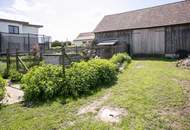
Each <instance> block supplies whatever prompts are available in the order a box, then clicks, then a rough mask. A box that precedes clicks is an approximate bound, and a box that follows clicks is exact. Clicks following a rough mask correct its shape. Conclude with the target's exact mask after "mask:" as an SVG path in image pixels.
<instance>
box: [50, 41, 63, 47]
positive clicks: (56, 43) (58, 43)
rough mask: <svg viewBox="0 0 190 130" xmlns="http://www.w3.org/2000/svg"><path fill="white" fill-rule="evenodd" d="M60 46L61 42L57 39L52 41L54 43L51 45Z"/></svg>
mask: <svg viewBox="0 0 190 130" xmlns="http://www.w3.org/2000/svg"><path fill="white" fill-rule="evenodd" d="M58 46H61V42H60V41H57V40H56V41H54V42H52V44H51V47H58Z"/></svg>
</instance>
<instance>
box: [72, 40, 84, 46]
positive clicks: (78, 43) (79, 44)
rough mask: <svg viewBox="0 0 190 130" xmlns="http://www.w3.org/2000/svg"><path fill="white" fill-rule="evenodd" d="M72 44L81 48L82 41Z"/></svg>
mask: <svg viewBox="0 0 190 130" xmlns="http://www.w3.org/2000/svg"><path fill="white" fill-rule="evenodd" d="M73 43H74V45H75V46H82V45H83V43H82V41H73Z"/></svg>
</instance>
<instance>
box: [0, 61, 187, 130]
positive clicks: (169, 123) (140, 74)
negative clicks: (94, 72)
mask: <svg viewBox="0 0 190 130" xmlns="http://www.w3.org/2000/svg"><path fill="white" fill-rule="evenodd" d="M188 90H190V71H189V70H185V69H180V68H176V67H175V62H173V61H167V60H158V59H157V60H153V59H152V60H133V62H132V64H130V65H129V67H128V69H126V70H125V71H124V72H123V73H122V74H120V75H119V79H118V83H117V84H115V85H114V86H112V87H110V88H107V89H102V90H101V91H99V92H97V93H96V94H94V95H92V96H89V97H86V98H81V99H78V100H77V101H72V100H71V101H68V103H66V104H65V105H64V104H61V102H59V101H54V102H51V103H45V104H43V105H39V106H35V107H31V108H29V107H24V106H23V105H22V104H15V105H11V106H7V107H3V108H1V109H0V129H1V130H18V129H19V130H20V129H24V130H27V129H29V130H33V129H35V130H38V129H39V130H41V129H42V130H52V129H84V130H87V129H88V130H91V129H97V130H99V129H102V130H105V129H125V130H127V129H129V130H131V129H132V130H136V129H137V130H143V129H146V130H147V129H150V130H161V129H163V130H166V129H176V130H177V129H184V130H185V129H189V128H190V106H189V107H188V105H190V96H188V95H190V91H188ZM107 93H111V96H110V97H109V98H108V100H106V101H105V102H104V104H103V105H105V106H115V107H122V108H126V109H127V111H128V115H127V116H126V117H124V118H123V120H122V122H121V123H119V124H110V123H104V122H102V121H99V120H97V119H96V118H95V115H94V114H90V113H89V114H85V115H82V116H79V115H77V111H78V109H79V108H80V107H82V106H85V105H87V104H88V103H89V102H92V101H94V100H96V99H98V98H100V97H102V96H103V95H105V94H107Z"/></svg>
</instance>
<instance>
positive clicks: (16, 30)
mask: <svg viewBox="0 0 190 130" xmlns="http://www.w3.org/2000/svg"><path fill="white" fill-rule="evenodd" d="M9 33H11V34H19V26H12V25H9Z"/></svg>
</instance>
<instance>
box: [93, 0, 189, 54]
mask: <svg viewBox="0 0 190 130" xmlns="http://www.w3.org/2000/svg"><path fill="white" fill-rule="evenodd" d="M94 33H95V41H96V43H97V45H98V46H99V45H101V44H102V43H105V42H107V41H110V40H111V41H117V44H123V46H121V48H122V49H125V50H127V47H126V48H125V46H128V47H130V49H128V51H129V50H130V53H131V54H132V55H165V56H175V54H176V52H178V51H179V50H186V51H187V52H189V53H190V1H189V0H186V1H180V2H176V3H170V4H166V5H160V6H155V7H150V8H145V9H139V10H135V11H129V12H124V13H120V14H113V15H107V16H105V17H104V18H103V19H102V21H101V22H100V23H99V24H98V25H97V27H96V28H95V30H94ZM122 51H124V50H122ZM111 52H112V51H111V50H110V54H111Z"/></svg>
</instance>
